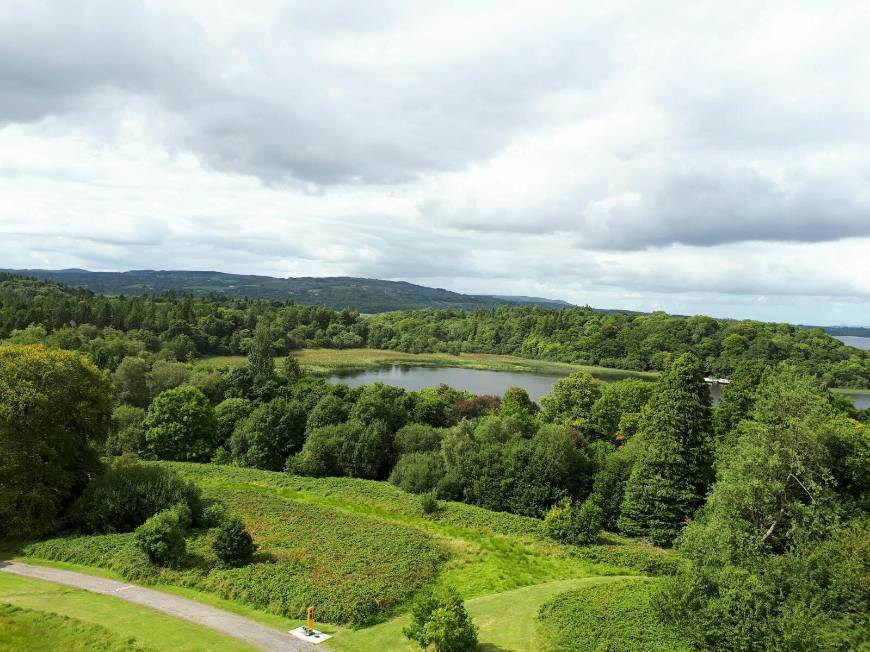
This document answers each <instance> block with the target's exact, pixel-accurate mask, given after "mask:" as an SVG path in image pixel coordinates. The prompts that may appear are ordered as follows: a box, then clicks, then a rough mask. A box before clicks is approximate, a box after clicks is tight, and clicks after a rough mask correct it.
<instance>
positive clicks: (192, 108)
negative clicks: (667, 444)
mask: <svg viewBox="0 0 870 652" xmlns="http://www.w3.org/2000/svg"><path fill="white" fill-rule="evenodd" d="M605 6H606V8H604V7H605ZM868 34H870V4H868V3H867V2H866V1H865V0H858V1H856V2H837V1H835V0H831V1H825V2H819V1H817V0H813V1H812V2H805V3H802V2H780V3H775V2H765V3H759V2H755V1H752V2H741V1H739V0H738V1H734V2H728V3H722V2H693V3H687V2H673V3H669V2H625V3H622V2H613V1H611V2H606V3H601V2H578V1H576V0H575V1H573V2H546V1H542V0H534V1H531V2H504V1H503V0H502V1H498V2H492V3H487V2H468V1H466V2H456V3H450V2H420V3H414V2H409V1H402V2H387V1H383V0H377V1H374V0H373V1H372V2H332V1H329V0H316V1H314V2H312V1H310V0H309V1H305V2H294V3H289V2H275V3H272V2H254V1H251V2H219V1H216V0H209V1H208V2H188V1H181V2H179V1H178V0H173V1H172V2H128V1H125V0H106V1H95V2H77V1H76V0H59V1H57V2H41V1H39V0H24V1H21V2H19V1H18V0H3V2H0V267H30V268H34V267H40V268H49V269H57V268H65V267H83V268H86V269H96V270H126V269H210V270H219V271H226V272H237V273H258V274H270V275H275V276H298V275H307V276H335V275H353V276H368V277H377V278H387V279H401V280H408V281H411V282H415V283H420V284H424V285H433V286H438V287H446V288H449V289H452V290H457V291H461V292H475V293H499V294H528V295H539V296H547V297H554V298H562V299H566V300H569V301H572V302H576V303H581V304H583V303H588V304H590V305H593V306H598V307H613V308H630V309H637V310H650V309H663V310H667V311H670V312H678V313H706V314H712V315H716V316H730V317H752V318H759V319H770V320H778V321H791V322H800V323H816V324H843V323H845V324H863V325H870V39H868Z"/></svg>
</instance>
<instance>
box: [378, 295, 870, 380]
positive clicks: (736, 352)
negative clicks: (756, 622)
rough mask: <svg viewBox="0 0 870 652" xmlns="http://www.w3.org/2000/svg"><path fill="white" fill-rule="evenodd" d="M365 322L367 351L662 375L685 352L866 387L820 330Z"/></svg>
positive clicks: (497, 317)
mask: <svg viewBox="0 0 870 652" xmlns="http://www.w3.org/2000/svg"><path fill="white" fill-rule="evenodd" d="M367 321H368V331H367V342H368V346H370V347H373V348H384V349H398V350H402V351H410V352H427V351H451V352H459V351H469V352H479V353H500V354H512V355H518V356H523V357H528V358H538V359H545V360H557V361H560V362H571V363H576V364H587V365H600V366H603V367H613V368H618V369H636V370H662V369H664V368H665V366H666V363H667V361H668V360H669V359H670V358H671V357H674V356H678V355H681V354H683V353H685V352H689V351H691V352H692V353H694V354H695V355H697V356H698V357H699V358H700V360H701V363H702V366H703V368H704V370H705V371H706V372H707V373H711V374H713V375H715V376H717V377H730V375H731V374H732V373H733V372H734V370H735V369H736V368H737V366H738V365H739V364H740V363H742V362H744V361H749V360H760V361H764V362H767V363H769V364H776V363H779V362H789V363H791V364H793V365H795V366H797V367H798V368H800V369H801V370H803V371H804V372H805V373H809V374H812V375H815V376H817V377H819V378H821V379H822V380H823V381H824V382H825V383H826V384H828V385H829V386H842V387H858V388H865V387H870V355H868V353H867V352H866V351H860V350H858V349H855V348H852V347H849V346H846V345H845V344H843V343H842V342H840V341H838V340H836V339H835V338H833V337H831V336H830V335H828V334H827V333H826V332H825V331H824V330H822V329H821V328H812V329H807V328H802V327H798V326H792V325H790V324H777V323H768V322H758V321H751V320H743V321H732V320H726V319H714V318H712V317H706V316H703V315H699V316H694V317H675V316H671V315H667V314H665V313H663V312H655V313H652V314H649V315H645V314H632V315H630V314H624V313H611V314H602V313H600V312H598V311H595V310H593V309H591V308H588V307H585V308H565V309H561V310H541V309H539V308H534V307H522V306H519V307H501V308H497V309H481V310H476V311H474V312H466V311H458V310H417V311H413V312H394V313H385V314H381V315H374V316H372V317H371V318H369V319H368V320H367Z"/></svg>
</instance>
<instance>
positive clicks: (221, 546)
mask: <svg viewBox="0 0 870 652" xmlns="http://www.w3.org/2000/svg"><path fill="white" fill-rule="evenodd" d="M212 549H213V550H214V552H215V554H216V555H217V557H218V559H220V560H221V563H222V564H223V565H224V566H244V565H245V564H247V563H248V562H249V561H251V557H253V556H254V552H255V551H256V550H257V545H256V544H255V543H254V540H253V539H252V538H251V535H250V533H249V532H248V531H247V530H246V529H245V524H244V523H243V522H242V521H241V520H240V519H237V518H231V519H228V520H225V521H224V522H223V524H222V525H221V526H220V530H219V531H218V534H217V538H216V539H215V541H214V544H213V545H212Z"/></svg>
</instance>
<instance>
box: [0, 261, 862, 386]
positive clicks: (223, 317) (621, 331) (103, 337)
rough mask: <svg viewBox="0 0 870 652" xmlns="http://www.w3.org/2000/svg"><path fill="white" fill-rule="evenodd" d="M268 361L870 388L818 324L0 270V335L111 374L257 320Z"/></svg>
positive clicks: (238, 341)
mask: <svg viewBox="0 0 870 652" xmlns="http://www.w3.org/2000/svg"><path fill="white" fill-rule="evenodd" d="M260 321H263V322H265V323H266V324H267V325H268V329H269V337H270V340H271V351H272V354H273V355H275V356H280V355H284V354H286V353H287V352H289V351H292V350H294V349H300V348H356V347H368V348H380V349H392V350H400V351H406V352H411V353H423V352H446V353H451V354H460V353H497V354H511V355H517V356H522V357H528V358H535V359H543V360H553V361H560V362H569V363H575V364H586V365H600V366H604V367H611V368H619V369H634V370H656V371H661V370H662V369H664V367H665V366H666V364H667V362H668V360H670V359H671V358H674V357H678V356H679V355H681V354H683V353H686V352H692V353H693V354H695V355H696V356H697V357H698V358H699V360H700V361H701V365H702V367H703V369H704V372H705V373H709V374H713V375H715V376H718V377H723V376H724V377H730V376H731V375H732V374H733V373H734V372H735V370H736V369H737V368H738V366H739V365H740V364H741V363H742V362H745V361H753V360H761V361H764V362H766V363H768V364H772V365H774V364H778V363H782V362H786V363H788V364H790V365H792V366H793V367H795V368H797V369H800V370H801V371H802V372H803V373H805V374H807V375H812V376H815V377H816V378H818V379H820V380H821V381H822V382H823V383H824V384H826V385H827V386H831V387H853V388H868V387H870V353H868V352H867V351H861V350H858V349H855V348H852V347H848V346H846V345H844V344H843V343H841V342H839V341H838V340H836V339H835V338H833V337H831V336H830V335H828V334H827V333H825V332H824V331H823V330H822V329H820V328H803V327H797V326H792V325H789V324H776V323H766V322H757V321H748V320H744V321H732V320H721V319H713V318H711V317H705V316H695V317H676V316H670V315H666V314H664V313H660V312H656V313H652V314H648V315H636V314H623V313H609V314H603V313H600V312H596V311H594V310H592V309H591V308H588V307H587V308H563V309H560V310H546V309H542V308H535V307H500V308H496V309H479V310H475V311H464V310H434V309H429V310H415V311H400V312H392V313H381V314H378V315H373V316H369V317H365V316H362V315H360V314H359V313H357V312H354V311H350V310H341V311H337V310H332V309H329V308H323V307H318V306H307V305H306V306H303V305H295V304H293V303H292V302H286V301H268V300H254V299H230V298H225V297H217V296H212V297H205V298H192V297H189V296H183V295H182V296H178V295H174V294H171V293H170V294H165V295H161V296H137V297H123V296H121V297H106V296H100V295H95V294H93V293H91V292H89V291H87V290H81V289H72V288H66V287H63V286H60V285H57V284H53V283H48V282H44V281H38V280H36V279H27V278H23V277H19V276H14V275H11V274H0V339H6V340H7V341H9V342H10V343H34V342H42V343H46V344H49V345H51V346H57V347H61V348H66V349H72V350H79V351H83V352H85V353H87V354H88V355H89V356H90V357H91V358H92V359H93V360H94V361H95V362H96V363H97V364H98V365H99V366H100V367H102V368H107V369H110V370H114V369H115V368H116V367H117V366H118V365H119V364H120V362H121V360H122V359H123V358H124V357H127V356H131V355H132V356H135V355H139V354H140V353H142V352H151V353H155V354H160V355H162V356H163V357H164V358H166V359H175V360H178V361H182V362H183V361H187V360H190V359H192V358H193V357H196V356H198V355H218V354H220V355H240V354H247V352H248V350H249V347H250V344H251V339H252V337H253V332H254V329H255V327H256V325H257V323H258V322H260Z"/></svg>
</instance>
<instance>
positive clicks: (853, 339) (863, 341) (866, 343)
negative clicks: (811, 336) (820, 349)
mask: <svg viewBox="0 0 870 652" xmlns="http://www.w3.org/2000/svg"><path fill="white" fill-rule="evenodd" d="M833 337H834V338H835V339H838V340H840V341H841V342H842V343H843V344H845V345H847V346H854V347H855V348H856V349H864V350H865V351H870V337H858V336H857V335H834V336H833Z"/></svg>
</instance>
